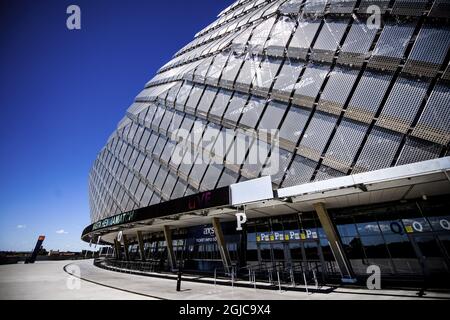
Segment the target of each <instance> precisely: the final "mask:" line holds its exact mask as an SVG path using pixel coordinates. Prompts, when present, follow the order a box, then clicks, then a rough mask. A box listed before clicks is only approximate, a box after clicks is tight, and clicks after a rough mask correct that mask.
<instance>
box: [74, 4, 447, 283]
mask: <svg viewBox="0 0 450 320" xmlns="http://www.w3.org/2000/svg"><path fill="white" fill-rule="evenodd" d="M449 21H450V2H449V1H448V0H434V1H433V0H391V1H389V0H346V1H342V0H290V1H283V0H281V1H280V0H275V1H270V0H239V1H237V2H235V3H233V4H232V5H231V6H229V7H228V8H226V9H225V10H223V11H222V12H221V13H220V14H219V15H218V17H217V20H216V21H214V22H213V23H211V24H210V25H209V26H207V27H206V28H204V29H203V30H201V31H200V32H198V33H197V34H196V35H195V38H194V40H193V41H192V42H190V43H189V44H187V45H186V46H185V47H183V48H182V49H181V50H179V51H178V52H177V53H176V54H175V55H174V57H173V59H172V60H170V61H169V62H168V63H167V64H165V65H164V66H162V67H161V68H160V69H159V71H158V72H157V74H156V75H155V76H154V78H153V79H151V80H150V81H149V82H148V83H147V84H146V85H145V87H144V89H143V90H142V91H141V92H140V93H139V94H138V95H137V97H136V98H135V101H134V103H133V104H132V105H131V106H130V107H129V108H128V110H127V111H126V114H125V116H124V118H123V119H122V120H121V121H120V122H119V124H118V126H117V129H116V130H115V131H114V132H113V134H112V135H111V136H110V138H109V139H108V141H107V143H106V146H105V147H104V148H103V149H102V150H101V151H100V153H99V154H98V156H97V158H96V160H95V162H94V164H93V166H92V169H91V171H90V174H89V196H90V208H91V222H92V224H91V225H89V226H87V227H86V228H85V230H84V231H83V234H82V239H83V240H84V241H86V242H90V243H92V244H95V243H99V244H103V245H108V247H106V248H104V249H103V251H102V255H103V259H101V260H99V261H97V262H96V263H97V264H98V265H100V266H102V267H105V268H111V269H113V270H118V269H130V270H134V271H136V272H161V273H170V272H175V271H176V270H177V269H178V268H179V267H181V268H183V271H184V272H186V273H192V274H213V273H216V274H220V275H224V276H229V275H233V277H237V278H246V277H247V279H248V277H249V275H250V279H254V278H256V279H260V280H261V281H263V280H267V281H269V280H270V279H271V278H272V277H273V275H274V273H276V272H278V274H279V275H280V277H281V281H282V282H286V283H292V282H293V281H294V282H296V283H297V282H301V283H302V282H303V281H307V282H308V283H339V282H350V283H365V282H364V281H365V280H364V279H366V278H367V276H368V272H371V271H370V270H376V269H377V268H379V270H380V271H381V277H382V279H383V281H385V283H388V282H389V281H391V282H393V283H401V284H405V285H409V284H417V283H426V284H427V285H428V284H430V283H431V284H433V285H441V286H445V287H447V288H448V287H450V197H449V193H450V151H449V142H450V85H449V83H450V67H449V60H450V50H449V48H450V24H449ZM374 266H375V267H374ZM374 268H375V269H374Z"/></svg>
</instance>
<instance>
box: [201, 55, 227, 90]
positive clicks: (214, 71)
mask: <svg viewBox="0 0 450 320" xmlns="http://www.w3.org/2000/svg"><path fill="white" fill-rule="evenodd" d="M227 60H228V55H226V54H223V53H221V54H218V55H216V57H215V58H214V61H213V63H212V64H211V67H210V68H209V70H208V74H207V76H206V83H207V84H210V85H214V86H216V85H217V83H218V81H219V78H220V75H221V74H222V69H223V68H224V66H225V63H226V62H227Z"/></svg>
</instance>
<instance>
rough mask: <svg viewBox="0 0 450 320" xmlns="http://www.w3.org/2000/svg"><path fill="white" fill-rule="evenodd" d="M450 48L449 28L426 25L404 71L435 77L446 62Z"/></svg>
mask: <svg viewBox="0 0 450 320" xmlns="http://www.w3.org/2000/svg"><path fill="white" fill-rule="evenodd" d="M436 43H439V45H438V46H437V45H436ZM449 48H450V28H449V27H441V26H433V25H425V26H424V27H422V29H421V30H420V32H419V34H418V35H417V39H416V41H415V42H414V46H413V48H412V50H411V53H410V54H409V56H408V60H407V61H406V64H405V67H404V68H403V71H404V72H408V73H411V74H418V75H423V76H428V77H433V76H435V75H436V73H437V72H438V70H439V69H440V67H441V65H442V63H443V62H444V59H445V56H446V54H447V52H448V50H449Z"/></svg>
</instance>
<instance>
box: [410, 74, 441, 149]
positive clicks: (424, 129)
mask: <svg viewBox="0 0 450 320" xmlns="http://www.w3.org/2000/svg"><path fill="white" fill-rule="evenodd" d="M449 106H450V88H449V86H448V85H446V84H444V83H438V84H437V85H436V86H435V87H434V89H433V91H432V93H431V96H430V98H429V99H428V102H427V104H426V106H425V109H424V110H423V112H422V115H421V116H420V118H419V121H418V123H417V125H416V127H415V128H414V130H413V131H412V133H411V134H412V135H413V136H415V137H418V138H422V139H426V140H428V141H432V142H435V143H438V144H442V145H446V144H447V143H448V142H449V141H450V108H449Z"/></svg>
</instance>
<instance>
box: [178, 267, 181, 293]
mask: <svg viewBox="0 0 450 320" xmlns="http://www.w3.org/2000/svg"><path fill="white" fill-rule="evenodd" d="M180 290H181V261H180V263H179V264H178V276H177V291H180Z"/></svg>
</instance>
